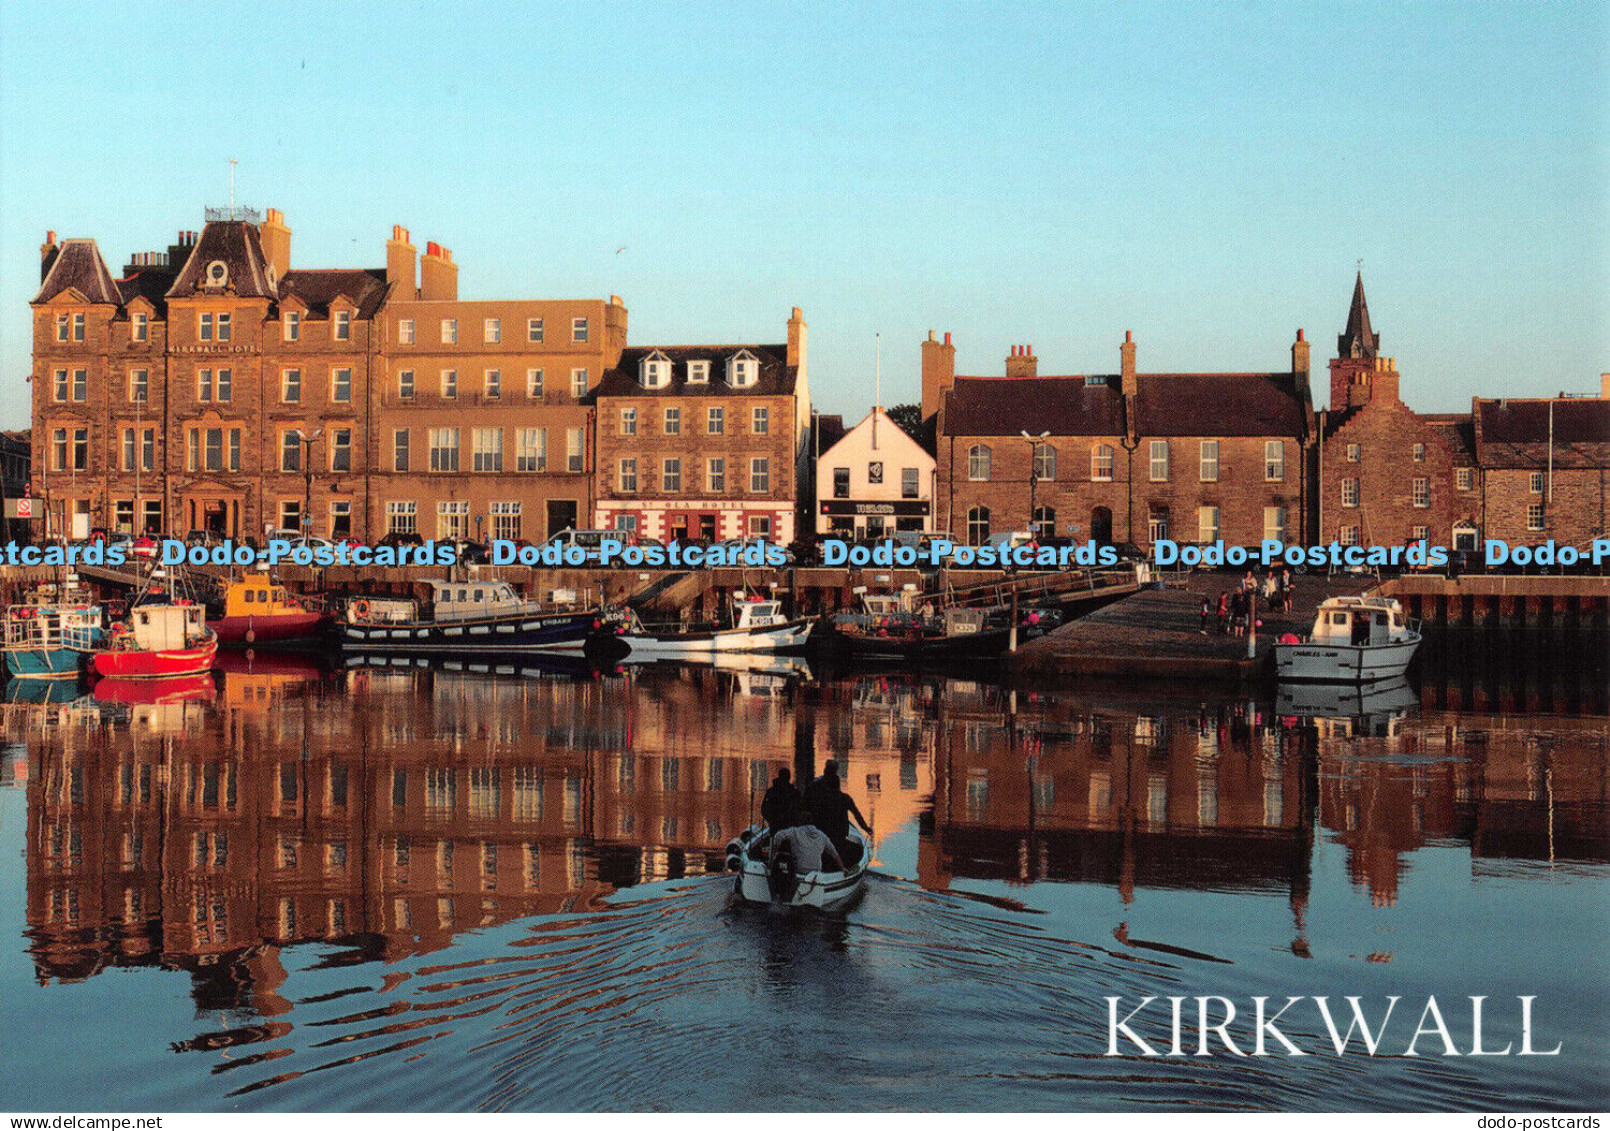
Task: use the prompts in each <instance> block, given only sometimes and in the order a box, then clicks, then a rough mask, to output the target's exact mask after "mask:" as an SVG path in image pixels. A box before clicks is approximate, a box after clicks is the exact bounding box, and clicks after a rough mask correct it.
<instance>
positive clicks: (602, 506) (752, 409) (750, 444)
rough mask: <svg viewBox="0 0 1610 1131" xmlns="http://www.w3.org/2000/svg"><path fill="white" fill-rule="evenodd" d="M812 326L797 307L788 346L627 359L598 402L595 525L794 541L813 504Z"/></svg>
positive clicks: (654, 351) (638, 352) (645, 353)
mask: <svg viewBox="0 0 1610 1131" xmlns="http://www.w3.org/2000/svg"><path fill="white" fill-rule="evenodd" d="M805 330H806V327H805V319H804V316H803V315H802V314H801V313H800V310H799V308H798V307H795V308H794V310H793V314H792V316H791V317H790V318H789V320H788V340H787V342H786V343H783V344H777V345H757V344H740V345H724V346H636V347H633V348H631V349H628V350H625V351H624V352H623V353H621V355H620V360H619V364H618V365H615V366H612V367H611V368H610V369H609V370H608V371H607V372H606V373H605V374H604V376H603V380H602V381H600V382H599V385H598V388H597V391H596V394H595V396H594V402H595V404H596V407H597V434H598V476H597V482H596V494H597V504H596V508H595V511H594V520H593V521H594V524H595V525H596V526H597V527H599V528H603V529H611V530H620V531H629V532H632V533H635V534H637V535H640V536H642V537H648V538H657V539H661V540H663V541H667V542H669V541H672V540H685V539H688V538H702V539H705V540H706V541H719V540H724V539H728V538H766V539H769V540H770V541H773V542H777V543H785V544H786V543H788V542H792V541H793V540H794V538H795V537H796V534H797V531H798V530H799V529H801V527H800V524H799V515H798V511H799V508H800V505H801V502H802V500H808V499H809V494H808V492H807V491H804V490H802V487H804V486H805V485H808V483H809V476H810V448H809V439H810V429H811V401H810V384H809V381H808V379H807V375H806V357H805V353H806V351H805Z"/></svg>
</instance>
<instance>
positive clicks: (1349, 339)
mask: <svg viewBox="0 0 1610 1131" xmlns="http://www.w3.org/2000/svg"><path fill="white" fill-rule="evenodd" d="M1354 342H1357V343H1358V344H1359V356H1360V357H1362V358H1374V357H1375V356H1376V355H1377V354H1379V353H1380V351H1381V335H1379V334H1377V333H1375V332H1374V331H1372V330H1371V329H1370V307H1369V304H1368V303H1366V302H1365V301H1364V273H1363V272H1362V271H1361V272H1359V275H1358V278H1357V279H1356V280H1355V281H1354V283H1353V304H1352V305H1351V306H1350V307H1348V310H1347V329H1346V330H1344V331H1342V333H1341V335H1340V336H1338V337H1337V339H1336V356H1337V357H1352V356H1353V343H1354Z"/></svg>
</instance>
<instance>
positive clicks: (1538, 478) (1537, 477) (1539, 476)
mask: <svg viewBox="0 0 1610 1131" xmlns="http://www.w3.org/2000/svg"><path fill="white" fill-rule="evenodd" d="M75 399H76V398H75ZM1531 485H1532V494H1534V495H1541V494H1542V493H1543V486H1544V483H1543V473H1542V472H1541V471H1534V472H1532V474H1531Z"/></svg>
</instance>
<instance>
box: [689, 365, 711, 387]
mask: <svg viewBox="0 0 1610 1131" xmlns="http://www.w3.org/2000/svg"><path fill="white" fill-rule="evenodd" d="M709 383H710V363H709V362H708V361H690V362H688V384H690V385H708V384H709Z"/></svg>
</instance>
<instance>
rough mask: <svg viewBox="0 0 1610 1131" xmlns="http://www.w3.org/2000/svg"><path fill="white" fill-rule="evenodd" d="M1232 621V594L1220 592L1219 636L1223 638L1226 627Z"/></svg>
mask: <svg viewBox="0 0 1610 1131" xmlns="http://www.w3.org/2000/svg"><path fill="white" fill-rule="evenodd" d="M1229 621H1230V594H1229V593H1228V592H1225V591H1224V590H1220V591H1219V635H1220V636H1223V635H1224V631H1225V626H1226V625H1227V624H1228V623H1229Z"/></svg>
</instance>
